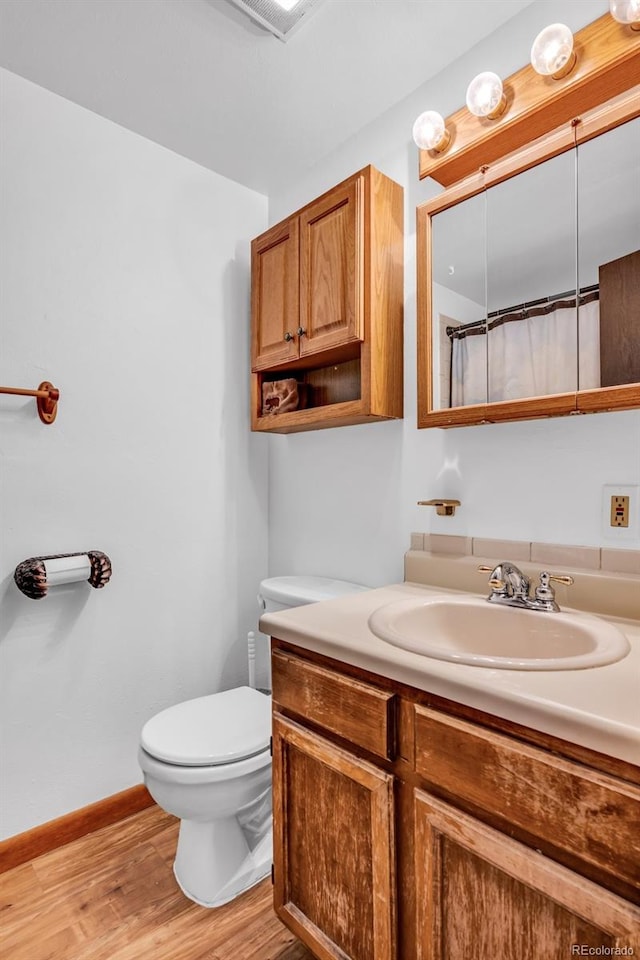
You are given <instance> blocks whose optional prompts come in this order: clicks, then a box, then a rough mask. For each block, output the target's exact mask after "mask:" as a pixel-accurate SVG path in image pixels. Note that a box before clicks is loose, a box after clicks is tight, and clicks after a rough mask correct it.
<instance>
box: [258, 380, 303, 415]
mask: <svg viewBox="0 0 640 960" xmlns="http://www.w3.org/2000/svg"><path fill="white" fill-rule="evenodd" d="M305 406H306V384H305V383H298V382H297V380H296V379H295V378H294V377H288V378H287V379H286V380H270V381H265V382H264V383H263V384H262V416H263V417H267V416H274V415H276V414H278V413H288V412H289V411H291V410H302V409H304V407H305Z"/></svg>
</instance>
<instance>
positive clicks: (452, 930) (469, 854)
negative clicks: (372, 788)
mask: <svg viewBox="0 0 640 960" xmlns="http://www.w3.org/2000/svg"><path fill="white" fill-rule="evenodd" d="M414 798H415V823H416V837H415V870H416V907H417V915H416V920H417V960H445V958H446V960H469V958H471V957H473V958H482V960H485V958H487V960H489V958H492V960H493V958H498V957H499V958H500V960H567V958H568V957H571V956H574V955H575V956H580V955H582V956H586V955H591V956H595V955H597V954H598V955H605V951H606V955H607V956H609V955H610V956H613V955H615V954H616V951H615V948H616V947H617V948H619V949H620V948H624V947H626V948H627V950H626V952H624V953H620V954H619V955H622V956H624V955H630V956H633V955H637V954H638V951H640V909H639V908H638V907H636V906H634V905H633V904H631V903H629V902H628V901H626V900H623V899H621V898H620V897H617V896H615V895H614V894H612V893H609V891H607V890H605V889H604V888H602V887H599V886H598V885H597V884H594V883H592V882H591V881H589V880H585V879H584V878H583V877H580V876H579V875H578V874H576V873H573V872H572V871H571V870H568V869H567V868H566V867H563V866H560V865H559V864H557V863H554V862H553V861H552V860H549V859H547V858H546V857H544V856H542V854H540V853H538V852H537V851H535V850H532V849H530V848H529V847H526V846H524V845H523V844H521V843H518V842H517V841H515V840H512V839H511V838H509V837H507V836H505V835H504V834H502V833H500V832H498V831H497V830H493V829H492V828H490V827H488V826H486V825H485V824H483V823H481V822H480V821H478V820H476V819H474V818H473V817H470V816H468V815H466V814H463V813H461V812H460V811H459V810H457V809H456V808H455V807H452V806H450V805H449V804H446V803H443V802H442V801H440V800H438V799H436V798H435V797H433V796H431V795H430V794H428V793H425V792H423V791H421V790H417V789H416V790H415V793H414ZM582 946H584V950H583V952H582V953H580V947H582ZM597 948H600V950H599V951H598V949H597ZM603 948H604V949H603Z"/></svg>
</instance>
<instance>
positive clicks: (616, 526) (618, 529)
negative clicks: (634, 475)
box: [602, 483, 640, 540]
mask: <svg viewBox="0 0 640 960" xmlns="http://www.w3.org/2000/svg"><path fill="white" fill-rule="evenodd" d="M602 534H603V536H604V537H605V538H606V539H607V540H636V539H638V538H640V485H638V484H637V483H634V484H629V483H607V484H605V486H604V487H603V488H602Z"/></svg>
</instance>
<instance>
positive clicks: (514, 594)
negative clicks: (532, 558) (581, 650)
mask: <svg viewBox="0 0 640 960" xmlns="http://www.w3.org/2000/svg"><path fill="white" fill-rule="evenodd" d="M478 570H480V571H481V572H482V573H490V574H491V576H490V577H489V586H490V587H491V593H490V594H489V596H488V597H487V601H488V602H489V603H501V604H504V605H505V606H508V607H519V608H520V609H521V610H542V611H544V612H547V613H551V612H553V611H558V610H560V607H559V606H558V604H557V603H556V593H555V590H554V589H553V587H552V586H550V581H552V580H553V581H555V582H556V583H564V584H566V585H567V586H570V585H571V584H572V583H573V577H569V576H564V575H563V576H560V575H557V576H556V575H555V574H551V573H548V572H547V571H546V570H545V571H543V572H542V573H541V574H540V583H539V584H538V586H537V587H536V590H535V594H534V595H533V597H532V596H531V595H530V593H529V589H530V586H531V582H530V580H529V577H527V576H526V574H524V573H523V572H522V570H520V569H519V568H518V567H516V565H515V563H511V562H510V561H509V560H502V561H501V562H500V563H499V564H497V566H495V567H485V566H481V567H478Z"/></svg>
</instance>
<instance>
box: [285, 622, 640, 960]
mask: <svg viewBox="0 0 640 960" xmlns="http://www.w3.org/2000/svg"><path fill="white" fill-rule="evenodd" d="M272 676H273V702H274V722H273V735H274V736H273V756H274V760H273V781H274V903H275V909H276V912H277V913H278V915H279V917H280V918H281V919H282V920H283V922H284V923H285V924H286V925H287V926H288V927H289V928H290V929H291V930H292V931H293V932H294V933H295V934H296V935H297V936H298V937H299V938H300V939H301V940H302V941H303V942H304V943H305V944H306V945H307V947H308V948H309V950H310V951H311V952H312V953H313V955H314V956H315V957H317V958H318V960H445V958H447V960H470V958H473V960H489V958H491V960H493V958H495V957H500V958H501V960H522V958H523V957H526V958H527V960H565V958H566V957H569V956H571V955H572V947H574V946H575V947H576V948H579V947H581V946H582V945H584V949H586V950H589V949H592V950H596V949H597V948H600V953H601V954H603V953H604V951H603V948H609V949H610V954H608V955H614V948H618V951H622V949H623V948H627V949H626V955H630V956H633V955H634V954H635V955H637V954H638V951H640V907H639V906H638V904H639V903H640V786H639V785H640V769H639V768H638V767H635V766H632V765H630V764H626V763H623V762H622V761H617V760H612V759H609V758H606V757H603V756H602V755H600V754H596V753H592V752H591V751H588V750H585V749H584V748H582V747H576V746H573V745H571V744H568V743H566V742H565V741H560V740H557V739H555V738H552V737H547V736H546V735H543V734H540V733H538V732H536V731H532V730H528V729H527V728H524V727H519V726H517V725H515V724H511V723H509V722H508V721H503V720H498V719H497V718H495V717H491V716H488V715H486V714H480V713H479V712H477V711H473V710H471V709H469V708H466V707H461V706H459V705H456V704H454V703H451V702H448V701H443V700H441V699H440V698H437V697H433V696H431V695H430V694H427V693H424V692H421V691H418V690H414V689H413V688H411V687H407V686H405V685H401V684H397V683H395V682H393V681H389V680H385V679H383V678H382V677H377V676H374V675H372V674H368V673H364V672H363V671H361V670H358V669H357V668H355V667H350V666H345V665H342V664H339V663H337V662H336V661H330V660H326V659H325V658H323V657H319V656H318V655H316V654H312V653H309V652H307V651H301V650H299V649H298V648H296V647H292V646H290V645H287V644H284V643H282V642H280V641H278V640H274V641H273V671H272ZM574 953H575V950H574ZM583 955H584V954H583ZM592 955H595V954H592ZM618 955H622V956H624V955H625V953H621V952H619V953H618Z"/></svg>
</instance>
